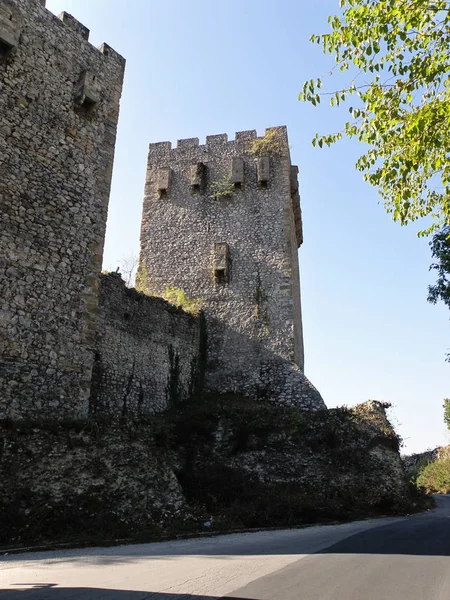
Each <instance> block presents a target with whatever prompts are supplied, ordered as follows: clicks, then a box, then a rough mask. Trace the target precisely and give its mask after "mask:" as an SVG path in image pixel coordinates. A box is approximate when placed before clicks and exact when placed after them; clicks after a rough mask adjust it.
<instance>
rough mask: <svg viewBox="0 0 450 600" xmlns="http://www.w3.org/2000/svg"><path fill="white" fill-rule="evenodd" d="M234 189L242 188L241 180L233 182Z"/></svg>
mask: <svg viewBox="0 0 450 600" xmlns="http://www.w3.org/2000/svg"><path fill="white" fill-rule="evenodd" d="M234 189H235V190H242V182H241V181H235V183H234Z"/></svg>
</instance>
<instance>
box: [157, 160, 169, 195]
mask: <svg viewBox="0 0 450 600" xmlns="http://www.w3.org/2000/svg"><path fill="white" fill-rule="evenodd" d="M157 185H158V192H159V194H160V196H166V195H167V196H168V195H169V194H170V188H171V186H172V169H170V168H169V167H163V168H161V169H158V181H157Z"/></svg>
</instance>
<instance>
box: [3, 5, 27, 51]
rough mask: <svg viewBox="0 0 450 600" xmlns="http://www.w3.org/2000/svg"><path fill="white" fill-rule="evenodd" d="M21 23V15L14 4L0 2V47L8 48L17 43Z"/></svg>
mask: <svg viewBox="0 0 450 600" xmlns="http://www.w3.org/2000/svg"><path fill="white" fill-rule="evenodd" d="M22 23H23V20H22V15H21V13H20V11H19V10H18V9H17V7H16V6H14V4H10V3H9V2H1V3H0V48H1V47H3V49H4V50H8V49H10V48H14V47H15V46H17V45H18V43H19V38H20V32H21V31H22Z"/></svg>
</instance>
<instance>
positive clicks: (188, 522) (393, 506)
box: [0, 395, 415, 546]
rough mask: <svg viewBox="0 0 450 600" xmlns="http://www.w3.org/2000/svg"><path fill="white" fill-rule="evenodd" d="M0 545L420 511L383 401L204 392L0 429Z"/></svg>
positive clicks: (142, 536)
mask: <svg viewBox="0 0 450 600" xmlns="http://www.w3.org/2000/svg"><path fill="white" fill-rule="evenodd" d="M0 440H1V444H0V448H1V449H2V457H1V458H2V460H1V469H2V471H1V477H0V543H1V544H2V545H6V544H14V545H15V546H17V545H19V544H20V543H30V542H31V543H38V542H42V541H46V540H47V541H55V540H60V541H70V542H72V543H75V542H78V541H82V540H84V541H86V542H91V543H99V542H101V541H102V540H105V539H107V540H110V539H117V538H118V537H127V538H133V537H134V538H138V539H141V540H145V539H151V536H152V535H154V534H155V533H156V534H158V533H174V532H180V531H181V530H183V531H198V530H199V529H200V530H201V529H202V524H203V522H204V521H205V520H206V519H209V517H210V516H211V515H212V516H213V524H212V527H211V528H210V529H212V530H214V529H227V528H235V527H261V526H296V525H297V526H298V525H301V524H304V523H310V522H316V521H324V520H325V521H326V520H330V519H331V520H335V519H350V518H358V517H363V516H367V515H376V514H380V513H381V514H389V513H391V514H392V513H393V514H399V513H404V512H410V511H411V510H414V509H415V505H414V501H413V499H412V498H411V496H410V492H409V489H408V486H407V484H406V481H405V477H404V471H403V467H402V463H401V461H400V457H399V454H398V438H397V436H396V435H395V432H394V431H393V429H392V427H391V425H390V424H389V422H388V421H387V419H386V415H385V413H384V408H383V405H381V404H380V403H377V402H369V403H365V404H363V405H360V406H358V407H356V408H354V409H350V410H349V409H332V410H320V411H316V412H311V411H301V410H299V409H297V408H289V407H283V406H279V405H273V404H270V403H267V402H257V401H252V400H249V399H246V398H242V397H239V396H233V395H227V396H206V397H200V398H197V400H196V401H195V402H187V403H183V404H181V405H179V406H177V407H171V408H170V409H168V410H167V411H165V412H163V413H160V414H158V415H154V416H153V417H152V418H151V419H147V420H146V419H137V420H135V421H133V420H132V419H130V418H128V419H126V420H124V419H122V420H120V421H118V420H108V421H104V420H103V421H102V420H92V421H90V422H84V423H83V422H78V423H54V424H51V423H47V424H44V423H41V424H38V423H35V424H32V423H22V424H18V425H17V426H16V427H14V426H11V425H10V426H2V425H1V424H0Z"/></svg>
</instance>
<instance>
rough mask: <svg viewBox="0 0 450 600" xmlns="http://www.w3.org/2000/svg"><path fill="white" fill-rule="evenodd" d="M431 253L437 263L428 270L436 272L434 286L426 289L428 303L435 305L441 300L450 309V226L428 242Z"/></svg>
mask: <svg viewBox="0 0 450 600" xmlns="http://www.w3.org/2000/svg"><path fill="white" fill-rule="evenodd" d="M430 246H431V253H432V255H433V258H435V259H436V261H437V262H435V263H433V264H432V265H431V267H430V269H435V270H436V271H437V272H438V278H437V282H436V284H435V285H430V286H429V287H428V301H429V302H431V303H433V304H436V302H437V301H438V300H442V302H444V303H445V304H446V305H447V306H448V307H449V308H450V226H449V227H444V228H443V229H442V230H441V231H439V232H438V233H436V234H435V235H434V236H433V239H432V241H431V242H430Z"/></svg>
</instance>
